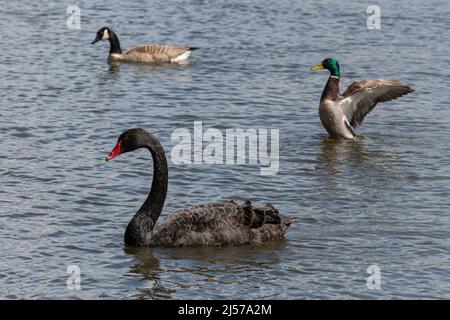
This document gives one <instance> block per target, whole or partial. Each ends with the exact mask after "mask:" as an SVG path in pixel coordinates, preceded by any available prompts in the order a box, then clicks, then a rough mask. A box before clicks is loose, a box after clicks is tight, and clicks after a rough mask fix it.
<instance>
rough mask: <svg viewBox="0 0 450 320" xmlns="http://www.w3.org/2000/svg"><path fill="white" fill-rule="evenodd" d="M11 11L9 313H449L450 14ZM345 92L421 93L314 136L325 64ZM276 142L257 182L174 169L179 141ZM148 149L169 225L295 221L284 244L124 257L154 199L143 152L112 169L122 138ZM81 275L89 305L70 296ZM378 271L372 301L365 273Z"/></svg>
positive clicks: (0, 257) (7, 15)
mask: <svg viewBox="0 0 450 320" xmlns="http://www.w3.org/2000/svg"><path fill="white" fill-rule="evenodd" d="M69 4H70V3H61V2H59V1H58V2H57V1H55V2H51V1H48V2H45V3H44V2H41V1H31V0H26V1H20V2H3V3H2V4H1V6H0V17H1V19H0V24H1V28H0V38H1V39H2V57H1V58H0V78H1V93H2V96H1V98H0V134H1V137H2V138H1V140H2V142H1V149H2V152H1V153H0V184H1V188H0V288H1V289H2V290H1V292H0V298H3V299H8V298H9V299H19V298H30V299H56V298H65V299H76V298H82V299H110V298H127V299H159V298H163V299H166V298H176V299H180V298H193V299H216V298H225V299H227V298H244V299H256V298H273V299H335V298H336V299H343V298H348V299H359V298H367V299H391V298H395V299H402V298H403V299H404V298H450V268H449V266H450V242H449V236H450V228H449V225H450V217H449V213H450V212H449V206H450V197H449V196H450V194H449V193H450V190H449V183H450V160H449V159H450V143H449V137H450V125H449V124H450V109H449V103H448V101H449V100H450V90H449V87H448V84H449V80H450V68H449V63H450V57H449V51H448V48H449V44H450V33H449V32H448V28H449V20H448V17H449V15H450V5H449V4H448V2H447V1H430V2H427V1H417V0H414V1H401V2H399V3H395V4H394V3H393V2H391V1H377V3H376V4H378V5H379V6H380V8H381V29H379V30H369V29H368V28H367V23H366V21H367V17H368V14H367V13H366V10H367V6H368V5H369V3H365V2H363V3H360V4H355V3H354V2H353V1H336V2H334V4H332V3H329V2H328V1H327V2H325V1H324V2H318V1H312V0H311V1H301V2H300V1H293V0H292V1H290V0H281V1H266V0H261V1H251V0H248V1H246V0H244V1H243V0H231V1H216V0H209V1H208V0H204V1H194V0H191V1H189V0H186V1H181V0H178V1H165V2H156V1H155V2H152V1H148V2H147V3H140V4H126V3H125V2H123V1H118V0H111V1H108V2H104V1H78V2H77V3H74V4H77V5H78V6H79V7H80V8H81V29H80V30H73V29H69V28H68V27H67V26H66V19H67V18H68V16H69V15H68V14H67V13H66V9H67V6H68V5H69ZM104 25H107V26H110V27H111V28H112V29H113V30H115V31H116V32H117V34H118V35H119V38H120V40H121V44H122V47H123V48H128V47H130V46H133V45H136V44H140V43H152V42H153V43H173V44H185V45H190V46H197V47H200V48H201V49H200V50H198V51H196V52H194V54H193V55H192V57H191V59H190V60H191V62H192V63H191V64H189V65H181V66H160V67H155V66H153V67H152V66H142V65H131V64H122V65H120V66H114V65H109V64H108V62H107V54H108V50H109V44H107V43H104V42H101V43H97V44H95V45H91V44H90V42H91V41H92V40H93V39H94V38H95V33H96V31H97V30H98V29H99V28H100V27H102V26H104ZM329 56H332V57H336V58H337V59H338V60H339V62H340V65H341V72H342V81H341V83H342V85H341V87H342V88H341V90H343V89H345V87H346V86H347V85H348V84H350V83H351V82H352V81H356V80H361V79H366V78H388V79H398V80H400V81H401V82H402V83H405V84H408V85H410V86H411V87H412V88H413V89H414V90H415V92H414V93H413V94H410V95H408V96H405V97H402V98H400V99H398V100H395V101H391V102H388V103H383V104H379V105H378V106H377V107H376V109H375V110H374V111H373V112H372V113H371V114H370V115H369V116H368V117H367V118H366V120H365V122H364V123H363V125H362V127H361V128H359V129H358V130H357V133H358V134H360V135H362V136H364V137H365V139H364V140H362V141H360V142H330V141H327V140H324V139H323V137H324V136H325V131H324V129H323V127H322V126H321V123H320V120H319V117H318V103H319V99H320V94H321V92H322V89H323V87H324V85H325V82H326V79H327V76H328V75H327V72H310V71H309V68H310V67H311V66H314V65H316V64H318V63H320V62H321V61H322V59H323V58H326V57H329ZM194 121H202V122H203V127H204V130H206V129H208V128H218V129H220V130H221V131H223V132H225V129H227V128H244V129H247V128H265V129H278V130H279V134H280V165H279V171H278V173H277V174H276V175H272V176H265V175H261V174H260V168H259V166H257V165H206V164H203V165H194V164H192V165H177V164H175V163H174V162H173V161H171V157H170V151H171V149H172V147H173V144H172V142H171V134H172V133H173V132H174V130H175V129H177V128H186V129H188V130H192V129H193V125H194ZM132 127H143V128H145V129H147V130H148V131H150V132H153V133H154V134H155V135H156V136H157V137H158V138H159V140H160V141H161V143H162V144H163V146H164V147H165V149H166V152H167V156H168V160H169V166H170V168H169V169H170V170H169V179H170V182H169V192H168V195H167V200H166V205H165V208H164V212H163V214H162V217H161V220H162V219H163V218H164V217H165V216H166V215H168V214H170V213H171V212H173V211H174V210H176V209H180V208H185V207H189V206H192V205H196V204H199V203H204V202H211V201H217V200H224V199H235V200H236V201H243V200H246V199H250V200H252V202H253V203H255V204H264V203H267V202H271V203H273V204H274V206H276V207H277V208H278V209H279V210H280V212H281V213H283V214H285V215H290V216H295V217H298V218H299V220H298V221H297V222H296V223H295V224H294V225H292V227H291V229H290V231H289V232H288V234H287V236H286V239H285V240H284V241H278V242H273V243H268V244H265V245H261V246H242V247H235V248H187V249H186V248H178V249H167V248H155V249H148V248H143V249H136V248H127V247H125V246H124V244H123V233H124V230H125V227H126V225H127V223H128V221H129V220H130V219H131V217H132V215H133V214H134V213H135V212H136V210H137V209H138V208H139V206H140V204H141V203H142V201H143V200H144V199H145V197H146V195H147V193H148V189H149V186H150V180H151V178H152V177H151V173H152V169H151V161H150V158H149V155H148V152H146V151H142V150H141V151H138V152H135V153H130V154H127V155H123V156H121V157H119V158H117V159H115V160H114V161H112V162H110V163H106V162H105V161H104V158H105V156H106V155H107V154H108V153H109V152H110V151H111V149H112V147H113V146H114V144H115V142H116V139H117V137H118V136H119V135H120V134H121V133H122V132H123V131H124V130H125V129H128V128H132ZM69 265H76V266H78V267H79V268H80V270H81V290H70V289H68V288H67V285H66V282H67V280H68V277H69V274H68V273H66V271H67V267H68V266H69ZM370 266H372V267H371V268H375V269H377V268H378V269H379V271H380V274H381V287H380V289H369V288H368V286H367V278H368V277H369V276H370V274H369V273H367V269H368V268H369V267H370Z"/></svg>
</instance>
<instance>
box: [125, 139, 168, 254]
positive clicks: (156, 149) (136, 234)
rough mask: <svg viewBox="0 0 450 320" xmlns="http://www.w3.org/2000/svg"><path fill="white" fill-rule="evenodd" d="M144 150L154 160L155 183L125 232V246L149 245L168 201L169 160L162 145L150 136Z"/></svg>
mask: <svg viewBox="0 0 450 320" xmlns="http://www.w3.org/2000/svg"><path fill="white" fill-rule="evenodd" d="M147 140H148V141H147V143H146V145H145V146H142V147H143V148H146V149H148V150H149V151H150V153H151V154H152V158H153V181H152V187H151V190H150V193H149V195H148V197H147V199H146V200H145V202H144V204H143V205H142V206H141V208H140V209H139V210H138V211H137V212H136V214H135V215H134V217H133V219H131V221H130V223H129V224H128V226H127V229H126V231H125V244H128V245H147V244H148V241H149V237H150V235H151V232H152V230H153V228H154V226H155V224H156V221H157V220H158V218H159V215H160V214H161V211H162V209H163V206H164V201H165V200H166V194H167V185H168V180H169V178H168V168H167V159H166V156H165V153H164V149H163V147H162V146H161V144H160V143H159V142H158V140H156V138H154V137H153V136H152V135H150V134H149V136H148V137H147Z"/></svg>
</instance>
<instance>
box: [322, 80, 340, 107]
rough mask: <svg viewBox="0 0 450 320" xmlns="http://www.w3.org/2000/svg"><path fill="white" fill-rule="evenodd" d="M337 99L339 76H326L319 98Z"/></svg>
mask: <svg viewBox="0 0 450 320" xmlns="http://www.w3.org/2000/svg"><path fill="white" fill-rule="evenodd" d="M325 99H328V100H333V101H335V100H338V99H339V78H338V77H335V76H330V77H329V78H328V81H327V84H326V85H325V88H324V89H323V92H322V97H321V98H320V100H325Z"/></svg>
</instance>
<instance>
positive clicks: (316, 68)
mask: <svg viewBox="0 0 450 320" xmlns="http://www.w3.org/2000/svg"><path fill="white" fill-rule="evenodd" d="M322 69H323V64H318V65H317V66H314V67H312V68H311V71H312V70H322Z"/></svg>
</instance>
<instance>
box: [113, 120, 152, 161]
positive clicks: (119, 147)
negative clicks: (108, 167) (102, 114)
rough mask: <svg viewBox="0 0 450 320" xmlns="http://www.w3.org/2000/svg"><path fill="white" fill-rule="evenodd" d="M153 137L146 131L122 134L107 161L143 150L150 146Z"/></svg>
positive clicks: (140, 130) (138, 130)
mask: <svg viewBox="0 0 450 320" xmlns="http://www.w3.org/2000/svg"><path fill="white" fill-rule="evenodd" d="M150 140H151V135H150V134H149V133H148V132H147V131H146V130H144V129H141V128H135V129H129V130H127V131H125V132H124V133H122V134H121V135H120V137H119V139H117V143H116V146H115V147H114V149H113V150H112V151H111V152H110V153H109V155H108V156H107V157H106V161H110V160H112V159H113V158H115V157H117V156H118V155H120V154H122V153H125V152H130V151H134V150H136V149H139V148H143V147H145V146H147V145H148V143H149V141H150Z"/></svg>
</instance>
